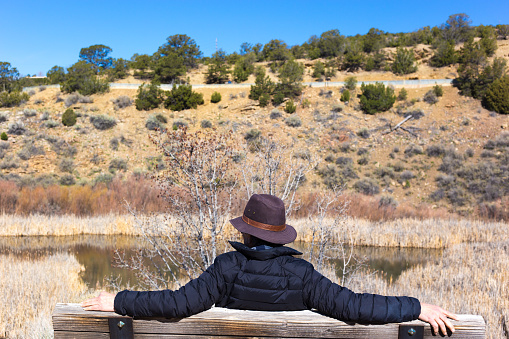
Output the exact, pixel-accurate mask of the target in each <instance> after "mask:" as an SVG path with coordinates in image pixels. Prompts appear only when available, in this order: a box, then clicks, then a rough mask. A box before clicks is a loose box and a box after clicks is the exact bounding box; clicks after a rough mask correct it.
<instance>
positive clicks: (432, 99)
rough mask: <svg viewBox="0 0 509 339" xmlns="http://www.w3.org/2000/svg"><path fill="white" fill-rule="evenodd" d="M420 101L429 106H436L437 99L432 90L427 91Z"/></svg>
mask: <svg viewBox="0 0 509 339" xmlns="http://www.w3.org/2000/svg"><path fill="white" fill-rule="evenodd" d="M422 100H423V101H424V102H426V103H428V104H430V105H433V104H436V103H437V102H438V97H437V96H436V94H435V93H434V92H433V90H429V91H427V92H426V94H424V97H423V98H422Z"/></svg>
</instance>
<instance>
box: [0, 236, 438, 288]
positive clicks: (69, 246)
mask: <svg viewBox="0 0 509 339" xmlns="http://www.w3.org/2000/svg"><path fill="white" fill-rule="evenodd" d="M145 246H147V244H146V242H145V241H144V240H143V239H142V238H140V237H129V236H98V235H81V236H68V237H42V236H39V237H0V254H4V253H12V254H15V255H18V256H20V258H24V259H25V260H27V259H28V260H30V259H36V258H38V257H41V256H46V255H49V254H53V253H59V252H65V253H69V254H72V255H74V256H75V257H76V259H77V260H78V262H79V263H80V264H81V265H82V266H83V267H84V271H83V272H82V278H83V281H84V282H85V283H87V284H88V286H90V287H92V288H101V287H102V286H103V285H104V283H105V281H104V279H105V278H106V277H110V276H113V277H117V276H119V277H120V278H121V279H122V282H123V284H125V283H127V282H129V283H130V284H131V285H134V284H136V277H135V275H134V274H133V273H132V272H130V271H128V270H125V269H120V268H116V267H113V265H112V264H113V263H114V261H115V260H114V257H115V250H121V251H124V252H125V254H126V257H128V256H129V255H130V254H133V253H135V251H136V250H137V249H141V248H144V247H145ZM291 247H293V248H295V249H297V250H300V251H301V252H304V253H306V250H307V248H308V247H309V246H308V245H307V244H305V243H294V244H291ZM353 253H354V255H355V256H356V257H357V258H364V259H365V263H366V265H367V266H368V267H369V268H370V269H371V270H377V271H379V272H380V271H382V272H384V273H385V275H384V276H385V278H386V279H391V278H392V279H393V280H395V279H397V278H398V277H399V275H400V274H401V273H402V272H403V271H404V270H406V269H408V268H410V267H412V266H415V265H425V264H426V263H427V262H434V261H437V260H439V259H440V257H441V256H442V251H441V250H436V249H418V248H393V247H360V246H359V247H354V248H353ZM303 258H304V259H307V256H306V254H304V256H303Z"/></svg>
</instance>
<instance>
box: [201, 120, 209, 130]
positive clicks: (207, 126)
mask: <svg viewBox="0 0 509 339" xmlns="http://www.w3.org/2000/svg"><path fill="white" fill-rule="evenodd" d="M200 125H201V128H212V122H211V121H210V120H207V119H204V120H202V121H201V123H200Z"/></svg>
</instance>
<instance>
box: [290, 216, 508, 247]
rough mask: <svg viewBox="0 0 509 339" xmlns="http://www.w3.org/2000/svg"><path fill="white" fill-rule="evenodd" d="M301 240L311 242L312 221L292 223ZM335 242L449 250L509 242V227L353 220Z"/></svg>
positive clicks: (336, 233) (335, 233) (339, 231)
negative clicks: (458, 247) (470, 244)
mask: <svg viewBox="0 0 509 339" xmlns="http://www.w3.org/2000/svg"><path fill="white" fill-rule="evenodd" d="M289 222H290V224H291V225H292V226H294V227H295V228H296V229H297V233H298V234H299V238H298V240H302V241H309V240H310V239H311V234H310V230H309V228H308V221H307V220H306V219H298V220H295V221H289ZM332 236H333V239H332V241H334V242H338V241H344V242H346V243H349V242H350V237H351V241H352V243H353V245H358V246H388V247H419V248H445V247H450V246H452V245H456V244H461V243H464V242H495V241H498V240H499V239H507V238H509V224H507V223H503V222H485V221H475V220H465V219H461V220H452V219H449V220H444V219H436V220H435V219H427V220H418V219H397V220H391V221H386V222H375V221H369V220H363V219H354V218H349V219H348V220H347V221H346V225H345V228H344V229H336V230H334V231H333V235H332Z"/></svg>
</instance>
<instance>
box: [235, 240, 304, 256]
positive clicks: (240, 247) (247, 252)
mask: <svg viewBox="0 0 509 339" xmlns="http://www.w3.org/2000/svg"><path fill="white" fill-rule="evenodd" d="M229 243H230V245H232V247H233V248H235V249H236V250H237V252H240V253H242V254H243V255H244V256H245V257H246V258H248V259H255V260H267V259H272V258H276V257H280V256H283V255H301V254H302V253H301V252H299V251H297V250H294V249H293V248H290V247H286V246H279V247H273V248H271V249H268V250H263V251H257V250H253V249H252V248H249V247H247V246H246V245H244V244H243V243H240V242H237V241H229Z"/></svg>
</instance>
